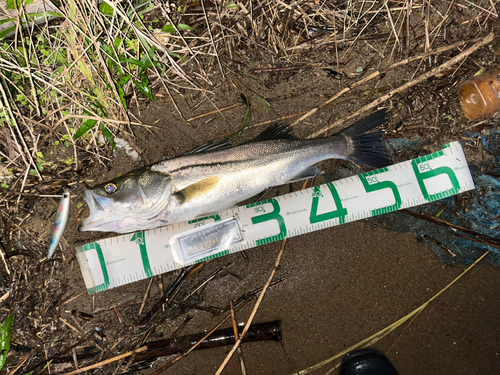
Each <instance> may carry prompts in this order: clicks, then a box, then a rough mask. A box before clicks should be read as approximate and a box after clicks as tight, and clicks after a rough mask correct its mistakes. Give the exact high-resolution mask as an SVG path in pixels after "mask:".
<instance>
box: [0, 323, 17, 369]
mask: <svg viewBox="0 0 500 375" xmlns="http://www.w3.org/2000/svg"><path fill="white" fill-rule="evenodd" d="M12 324H14V315H12V314H10V315H9V316H8V317H7V319H5V321H4V322H3V324H1V325H0V370H2V369H3V366H4V365H5V361H6V360H7V353H8V352H9V350H10V329H11V328H12Z"/></svg>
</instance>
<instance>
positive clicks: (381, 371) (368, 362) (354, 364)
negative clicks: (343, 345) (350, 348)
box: [339, 349, 398, 375]
mask: <svg viewBox="0 0 500 375" xmlns="http://www.w3.org/2000/svg"><path fill="white" fill-rule="evenodd" d="M339 375H398V373H397V371H396V369H395V368H394V366H393V365H392V363H391V362H390V361H389V360H388V359H387V357H386V356H385V355H384V354H382V353H381V352H379V351H378V350H376V349H362V350H358V351H355V352H352V353H349V354H347V355H346V356H345V357H344V358H343V359H342V363H341V364H340V371H339Z"/></svg>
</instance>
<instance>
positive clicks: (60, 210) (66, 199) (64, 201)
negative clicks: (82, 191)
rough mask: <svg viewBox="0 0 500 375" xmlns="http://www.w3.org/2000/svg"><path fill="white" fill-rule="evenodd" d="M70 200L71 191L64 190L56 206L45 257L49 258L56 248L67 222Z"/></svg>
mask: <svg viewBox="0 0 500 375" xmlns="http://www.w3.org/2000/svg"><path fill="white" fill-rule="evenodd" d="M70 201H71V193H70V192H69V190H66V191H64V193H63V196H62V198H61V201H60V202H59V206H58V207H57V213H56V218H55V220H54V228H53V229H52V234H51V236H50V241H49V250H48V253H47V258H50V257H51V256H52V255H53V254H54V252H55V251H56V249H57V245H59V242H60V241H61V238H62V235H63V233H64V229H65V228H66V224H67V223H68V218H69V206H70Z"/></svg>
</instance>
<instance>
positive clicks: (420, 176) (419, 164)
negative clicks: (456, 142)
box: [411, 150, 460, 202]
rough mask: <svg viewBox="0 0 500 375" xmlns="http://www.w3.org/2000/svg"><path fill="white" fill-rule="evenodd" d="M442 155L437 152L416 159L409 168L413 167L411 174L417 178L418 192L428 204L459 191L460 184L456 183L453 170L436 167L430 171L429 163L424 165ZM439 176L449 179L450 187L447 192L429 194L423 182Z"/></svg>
mask: <svg viewBox="0 0 500 375" xmlns="http://www.w3.org/2000/svg"><path fill="white" fill-rule="evenodd" d="M442 155H444V152H443V151H442V150H441V151H438V152H435V153H433V154H431V155H427V156H423V157H421V158H418V159H414V160H412V161H411V166H412V167H413V172H414V173H415V176H416V177H417V181H418V186H420V190H421V191H422V194H423V195H424V198H425V199H426V200H428V201H429V202H432V201H436V200H438V199H443V198H446V197H451V196H452V195H455V194H457V193H458V192H459V191H460V183H459V182H458V179H457V176H456V175H455V172H453V169H451V168H450V167H438V168H435V169H431V167H430V165H429V163H426V162H427V161H428V160H432V159H435V158H436V157H439V156H442ZM441 174H445V175H447V176H448V178H449V179H450V182H451V185H452V187H451V188H450V189H448V190H445V191H442V192H440V193H437V194H429V192H428V191H427V188H426V187H425V183H424V181H425V180H427V179H428V178H432V177H436V176H439V175H441Z"/></svg>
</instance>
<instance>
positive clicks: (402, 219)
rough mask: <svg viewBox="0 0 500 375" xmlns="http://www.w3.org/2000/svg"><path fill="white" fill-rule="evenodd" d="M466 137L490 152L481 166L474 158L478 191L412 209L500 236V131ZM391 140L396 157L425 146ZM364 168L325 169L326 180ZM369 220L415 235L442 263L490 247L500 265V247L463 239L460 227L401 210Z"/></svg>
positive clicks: (464, 260) (458, 260) (469, 257)
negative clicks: (435, 221)
mask: <svg viewBox="0 0 500 375" xmlns="http://www.w3.org/2000/svg"><path fill="white" fill-rule="evenodd" d="M464 137H466V138H468V139H470V141H465V142H464V143H468V142H470V143H475V144H480V145H482V146H483V148H484V150H485V151H486V152H487V153H488V155H489V157H488V158H486V159H485V160H483V161H482V162H481V164H480V165H479V164H474V162H472V163H471V162H470V161H469V167H470V170H471V174H472V177H473V179H474V183H475V185H476V189H475V190H474V191H472V192H468V193H465V194H461V195H458V196H453V197H449V198H446V199H443V200H440V201H438V202H434V203H429V204H426V205H422V206H418V207H415V208H412V209H409V211H411V212H415V213H424V214H427V215H429V216H434V217H436V216H437V217H439V218H440V219H443V220H445V221H447V222H449V223H452V224H455V225H459V226H461V227H464V228H467V229H469V230H472V231H474V232H477V233H480V234H483V235H487V236H490V237H493V238H496V239H499V238H500V236H499V234H500V131H499V130H497V129H491V130H489V131H486V132H484V133H483V134H482V135H479V134H478V133H475V132H467V134H464ZM478 141H479V142H478ZM387 144H388V149H389V151H390V153H391V154H392V155H395V154H398V153H399V152H404V153H405V155H406V154H409V155H411V154H413V155H415V154H418V153H419V151H420V147H421V145H420V142H419V141H418V139H416V140H412V141H409V140H404V139H400V138H398V139H389V140H388V141H387ZM361 172H362V171H361V169H360V168H359V167H358V166H357V165H355V164H352V163H347V164H346V165H345V167H343V168H342V167H341V168H339V169H337V170H336V171H335V173H334V174H331V173H326V174H325V178H326V179H329V180H335V179H338V178H344V177H347V176H352V175H353V174H358V173H361ZM370 220H371V221H373V222H375V223H377V224H378V225H381V226H383V227H385V228H387V229H389V230H393V231H397V232H409V233H413V234H414V235H415V236H416V237H417V238H418V239H419V240H421V241H423V242H424V243H425V245H426V246H427V247H428V248H429V249H431V250H432V251H434V252H435V253H436V254H437V256H438V257H439V259H440V260H441V262H443V263H465V264H471V263H473V262H474V261H475V260H476V259H477V258H479V257H480V256H481V255H483V254H484V252H485V251H488V250H489V251H491V253H490V255H491V256H489V258H490V259H491V261H492V264H493V265H495V266H500V249H498V248H496V247H493V246H488V245H485V244H481V243H479V242H475V241H472V240H469V239H464V238H461V237H459V236H457V235H456V233H457V232H456V231H454V230H452V229H450V228H447V227H444V226H441V225H438V224H434V223H430V222H428V221H427V220H422V219H419V218H416V217H413V216H410V215H408V214H405V213H403V212H400V211H397V212H392V213H389V214H385V215H381V216H376V217H374V218H372V219H370ZM458 234H460V232H458Z"/></svg>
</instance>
